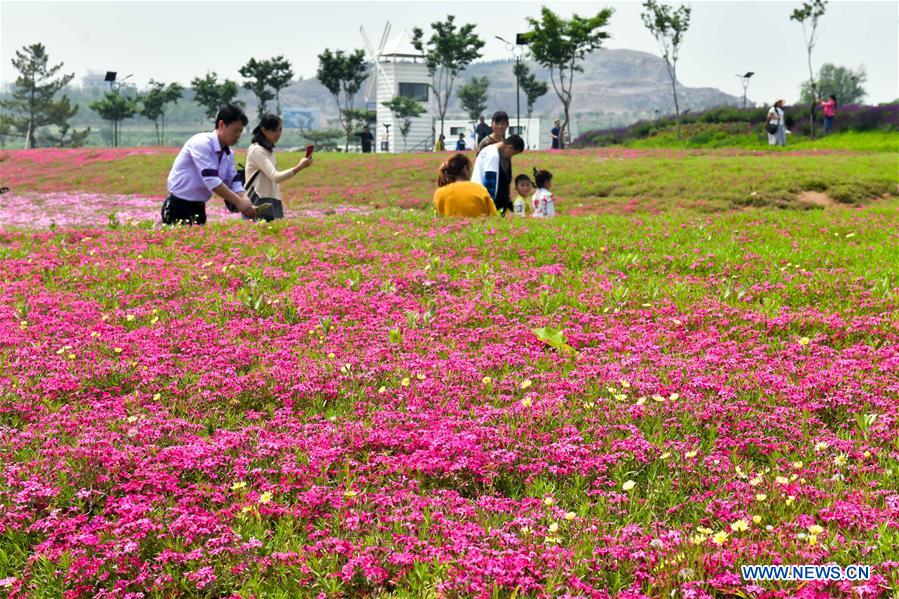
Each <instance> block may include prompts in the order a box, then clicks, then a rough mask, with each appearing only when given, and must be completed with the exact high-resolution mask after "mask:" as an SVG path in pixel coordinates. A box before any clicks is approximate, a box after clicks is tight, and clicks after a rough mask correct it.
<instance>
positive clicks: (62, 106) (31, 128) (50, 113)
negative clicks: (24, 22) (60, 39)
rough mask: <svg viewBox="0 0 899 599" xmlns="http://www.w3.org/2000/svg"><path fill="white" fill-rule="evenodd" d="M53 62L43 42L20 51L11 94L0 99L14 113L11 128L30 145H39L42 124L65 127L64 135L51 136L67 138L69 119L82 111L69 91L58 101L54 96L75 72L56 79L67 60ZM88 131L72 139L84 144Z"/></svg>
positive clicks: (10, 117) (17, 56)
mask: <svg viewBox="0 0 899 599" xmlns="http://www.w3.org/2000/svg"><path fill="white" fill-rule="evenodd" d="M49 61H50V58H49V56H48V55H47V51H46V49H45V48H44V45H43V44H32V45H30V46H24V47H23V48H22V49H21V50H16V57H15V58H14V59H12V64H13V66H14V67H16V69H17V70H18V71H19V75H18V76H17V77H16V84H15V88H14V90H13V92H12V94H11V97H10V98H9V99H7V100H3V101H2V102H0V106H2V107H3V108H4V109H6V110H8V111H9V112H10V113H9V114H8V115H7V117H6V119H7V120H6V123H7V125H8V127H9V128H10V129H13V130H16V131H18V132H19V133H20V135H22V137H24V138H25V147H26V148H33V147H35V140H36V138H37V132H38V130H39V129H41V128H42V127H49V126H55V127H58V128H59V129H60V130H61V129H62V128H63V127H65V129H66V133H63V135H62V137H61V138H55V139H54V138H53V137H52V136H49V135H48V136H47V139H51V140H54V141H59V140H60V139H62V140H66V135H67V133H68V129H69V127H68V122H69V119H71V118H72V117H73V116H75V114H76V113H77V112H78V106H72V105H71V103H70V102H69V98H68V96H66V95H65V94H63V95H62V97H60V98H59V99H58V100H55V99H54V98H55V97H56V94H57V93H59V91H60V90H61V89H63V88H64V87H65V86H66V85H67V84H68V83H69V81H71V80H72V78H73V77H74V76H75V74H74V73H70V74H68V75H60V76H59V77H58V78H55V77H56V75H57V73H59V71H60V69H62V66H63V63H59V64H57V65H54V66H49ZM87 134H88V132H83V131H82V132H76V131H73V132H72V134H71V136H70V137H69V138H68V141H70V142H72V143H76V144H77V143H78V141H79V140H80V143H84V140H85V139H86V138H87ZM79 145H80V144H79Z"/></svg>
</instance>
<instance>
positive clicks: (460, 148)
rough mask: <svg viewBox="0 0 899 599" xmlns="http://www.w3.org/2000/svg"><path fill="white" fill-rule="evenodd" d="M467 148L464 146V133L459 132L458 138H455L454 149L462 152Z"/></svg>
mask: <svg viewBox="0 0 899 599" xmlns="http://www.w3.org/2000/svg"><path fill="white" fill-rule="evenodd" d="M467 149H468V148H466V147H465V134H464V133H460V134H459V139H457V140H456V151H457V152H464V151H465V150H467Z"/></svg>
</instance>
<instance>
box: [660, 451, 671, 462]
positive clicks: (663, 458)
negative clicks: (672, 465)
mask: <svg viewBox="0 0 899 599" xmlns="http://www.w3.org/2000/svg"><path fill="white" fill-rule="evenodd" d="M670 457H671V452H670V451H666V452H665V453H663V454H662V455H660V456H659V459H660V460H667V459H668V458H670Z"/></svg>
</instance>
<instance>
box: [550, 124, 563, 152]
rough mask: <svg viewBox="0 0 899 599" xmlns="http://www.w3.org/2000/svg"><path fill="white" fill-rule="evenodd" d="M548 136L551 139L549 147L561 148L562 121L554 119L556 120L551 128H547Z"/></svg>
mask: <svg viewBox="0 0 899 599" xmlns="http://www.w3.org/2000/svg"><path fill="white" fill-rule="evenodd" d="M549 136H550V138H551V139H552V142H551V147H552V149H553V150H558V149H561V147H562V122H561V121H560V120H558V119H556V122H555V123H553V128H552V129H550V130H549Z"/></svg>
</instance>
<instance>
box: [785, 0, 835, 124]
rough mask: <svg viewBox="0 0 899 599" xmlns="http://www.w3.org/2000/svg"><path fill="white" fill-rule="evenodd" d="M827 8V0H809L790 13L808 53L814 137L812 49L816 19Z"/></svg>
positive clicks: (810, 112) (814, 100)
mask: <svg viewBox="0 0 899 599" xmlns="http://www.w3.org/2000/svg"><path fill="white" fill-rule="evenodd" d="M826 10H827V0H811V1H809V2H803V3H802V6H801V7H800V8H797V9H796V10H794V11H793V14H791V15H790V20H791V21H796V22H798V23H799V24H800V25H802V37H803V39H805V49H806V51H807V53H808V83H809V89H810V90H811V96H812V101H811V102H810V103H809V114H808V127H809V128H808V131H809V133H808V134H809V137H815V102H816V100H817V90H816V89H815V71H814V69H813V68H812V50H814V49H815V44H816V43H817V42H818V39H817V34H818V21H819V19H821V17H823V16H824V13H825V11H826Z"/></svg>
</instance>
